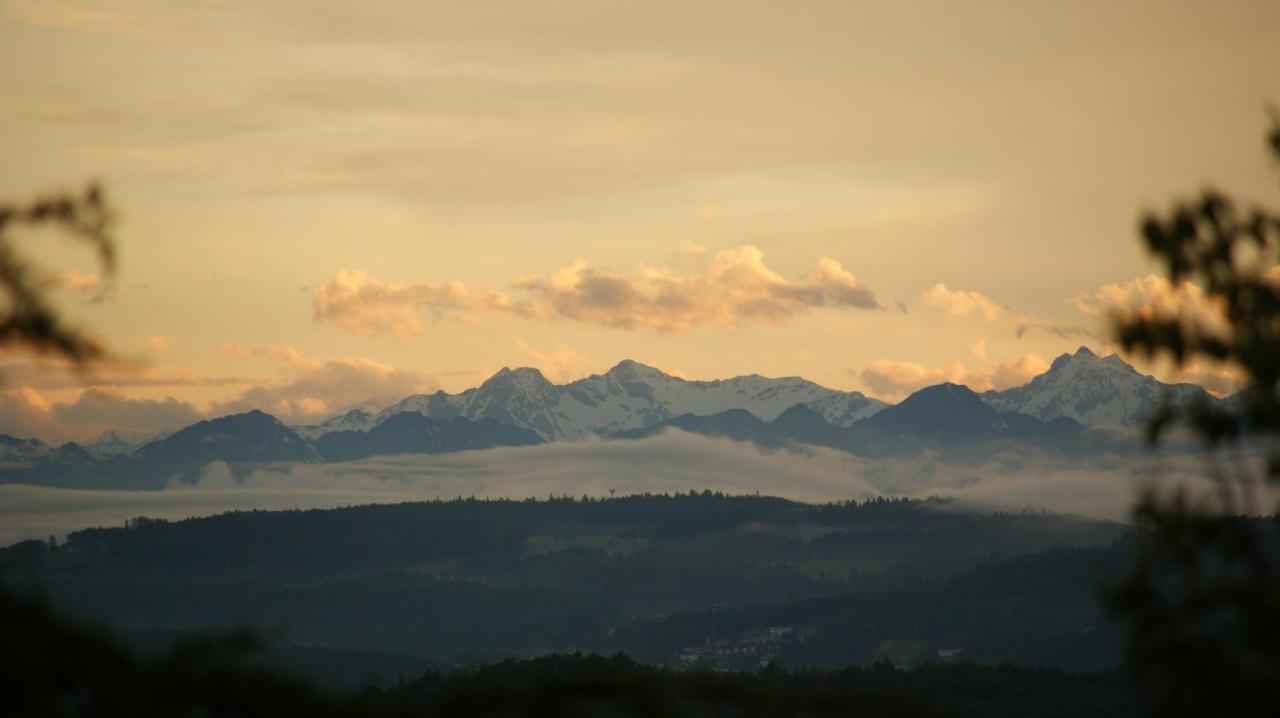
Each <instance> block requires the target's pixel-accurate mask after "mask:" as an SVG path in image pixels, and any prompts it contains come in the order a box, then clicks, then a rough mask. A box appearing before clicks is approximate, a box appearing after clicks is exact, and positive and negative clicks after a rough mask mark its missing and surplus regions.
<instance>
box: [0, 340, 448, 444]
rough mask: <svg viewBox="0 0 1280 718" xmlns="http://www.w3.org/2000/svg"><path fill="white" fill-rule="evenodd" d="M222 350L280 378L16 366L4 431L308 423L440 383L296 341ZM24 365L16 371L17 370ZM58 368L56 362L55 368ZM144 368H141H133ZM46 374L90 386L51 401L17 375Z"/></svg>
mask: <svg viewBox="0 0 1280 718" xmlns="http://www.w3.org/2000/svg"><path fill="white" fill-rule="evenodd" d="M218 355H219V356H221V357H222V358H224V359H228V360H244V359H267V360H271V361H274V362H276V363H277V365H278V367H277V370H276V372H275V374H274V376H268V377H252V378H249V377H242V378H233V379H227V378H220V377H211V378H209V377H200V376H198V375H191V376H183V377H147V376H134V375H131V374H119V375H110V376H105V377H98V378H97V379H92V380H91V381H90V380H85V381H81V382H79V383H77V380H76V378H75V377H74V376H70V375H69V378H63V377H62V376H61V375H62V374H63V373H64V372H60V371H59V372H54V373H52V374H51V372H50V371H49V369H50V367H49V366H41V365H38V364H34V363H24V364H10V365H6V366H5V367H4V368H3V370H4V372H5V374H4V377H5V379H6V381H9V382H10V383H11V384H13V385H14V386H15V387H16V388H14V389H10V390H8V391H4V392H0V433H7V434H12V435H15V436H22V437H35V438H39V439H42V440H44V441H46V442H51V443H61V442H63V441H67V440H76V441H81V440H84V439H88V438H91V437H93V436H96V435H97V434H100V433H102V432H103V431H106V430H108V429H120V430H128V431H141V432H155V431H161V430H168V429H175V428H179V427H181V426H185V425H187V424H190V423H192V422H195V421H198V420H200V419H203V418H206V417H208V416H221V415H224V414H232V413H239V412H245V411H249V410H251V409H261V410H262V411H266V412H268V413H270V414H272V415H273V416H275V417H277V418H278V419H280V420H281V421H284V422H286V423H294V424H305V423H312V422H316V421H321V420H323V419H326V418H328V417H330V416H332V415H333V414H335V413H338V412H340V411H345V410H347V409H349V408H352V407H355V406H383V405H385V404H389V403H391V402H394V401H398V400H400V399H403V398H404V397H405V396H408V395H409V394H415V393H419V392H423V391H434V390H436V389H437V388H439V387H438V385H437V384H436V382H435V381H434V380H432V379H431V378H430V377H428V376H426V375H425V374H422V373H421V372H417V371H412V370H407V369H399V368H396V367H393V366H391V365H388V364H384V363H382V362H379V361H375V360H373V359H368V358H364V357H338V358H328V359H317V358H313V357H308V356H306V355H304V354H302V353H301V352H300V351H298V350H297V349H296V348H294V347H292V346H289V345H279V346H274V347H261V348H252V347H247V346H243V345H237V344H224V345H223V346H222V347H220V348H219V350H218ZM11 368H17V369H18V370H19V371H18V372H17V373H16V374H10V373H9V372H10V369H11ZM54 368H56V366H55V367H54ZM134 371H138V369H136V368H135V369H134ZM42 377H47V380H48V387H49V388H54V389H65V388H72V387H77V386H80V387H84V386H86V384H87V385H88V388H85V389H84V390H83V391H81V392H80V394H79V395H78V396H77V398H76V399H75V400H74V401H69V402H63V403H54V402H50V401H47V400H46V399H45V398H44V396H43V395H42V394H40V392H39V391H38V389H37V388H36V387H38V386H42V385H39V384H36V383H31V382H26V381H22V382H21V383H20V382H19V381H18V380H25V379H32V378H34V379H39V378H42ZM167 385H181V386H229V387H237V386H245V387H246V388H244V389H242V390H239V391H238V392H237V393H235V394H234V395H233V396H232V397H231V398H229V399H223V400H221V401H215V402H213V403H211V404H210V405H208V406H207V407H205V408H204V409H200V408H197V407H195V406H194V405H192V404H189V403H187V402H183V401H178V400H176V399H174V398H172V397H165V398H163V399H140V398H131V397H129V396H126V395H125V394H124V393H123V392H122V391H121V389H122V388H124V387H155V386H167Z"/></svg>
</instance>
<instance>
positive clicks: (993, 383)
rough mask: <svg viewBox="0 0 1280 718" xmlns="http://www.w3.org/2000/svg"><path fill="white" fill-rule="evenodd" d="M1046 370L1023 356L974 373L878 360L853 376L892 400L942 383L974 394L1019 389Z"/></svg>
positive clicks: (1030, 356) (961, 367) (960, 367)
mask: <svg viewBox="0 0 1280 718" xmlns="http://www.w3.org/2000/svg"><path fill="white" fill-rule="evenodd" d="M1048 368H1049V364H1048V363H1047V362H1045V360H1044V359H1043V358H1042V357H1041V356H1040V355H1039V354H1023V355H1022V356H1019V357H1015V358H1014V359H1010V360H1009V361H1007V362H1002V363H998V364H993V365H990V366H988V367H987V368H985V369H982V370H978V371H974V370H971V369H969V368H968V367H966V366H964V365H963V364H961V363H959V362H955V363H952V364H948V365H946V366H942V367H925V366H922V365H920V364H914V363H911V362H900V361H889V360H884V359H882V360H879V361H875V362H872V363H871V364H870V365H869V366H868V367H867V368H866V369H863V370H862V371H861V372H859V373H857V374H856V376H857V378H858V379H860V380H861V381H862V383H863V384H864V385H865V386H866V387H867V388H868V389H869V390H870V391H871V392H872V393H874V394H875V395H877V396H879V397H880V398H882V399H886V400H896V399H900V398H902V397H904V396H906V395H908V394H910V393H912V392H915V391H918V390H920V389H923V388H924V387H926V386H933V385H934V384H941V383H943V382H952V383H955V384H963V385H965V386H967V387H969V388H970V389H972V390H974V391H978V392H982V391H990V390H996V391H999V390H1002V389H1008V388H1010V387H1015V386H1021V385H1023V384H1025V383H1027V382H1028V381H1031V379H1033V378H1034V377H1036V376H1038V375H1040V374H1042V373H1044V372H1045V371H1046V370H1047V369H1048ZM850 373H851V374H852V373H853V372H852V371H850Z"/></svg>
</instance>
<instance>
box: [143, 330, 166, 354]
mask: <svg viewBox="0 0 1280 718" xmlns="http://www.w3.org/2000/svg"><path fill="white" fill-rule="evenodd" d="M143 344H144V345H145V346H146V347H147V349H149V350H151V351H152V352H155V353H156V354H163V353H164V352H167V351H169V348H170V347H172V346H173V340H172V339H170V338H169V337H166V336H164V335H163V334H153V335H151V336H149V337H147V338H146V339H145V340H143Z"/></svg>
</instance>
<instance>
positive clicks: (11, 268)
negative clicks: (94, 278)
mask: <svg viewBox="0 0 1280 718" xmlns="http://www.w3.org/2000/svg"><path fill="white" fill-rule="evenodd" d="M42 227H48V228H52V229H55V230H60V231H62V232H63V233H64V234H65V235H67V236H68V237H70V238H72V239H74V240H76V241H79V242H83V243H85V244H87V245H89V247H90V248H92V249H93V250H94V251H95V252H96V253H97V256H98V263H99V265H100V266H101V269H102V271H103V272H104V273H105V274H107V275H108V276H111V275H113V274H114V272H115V261H116V249H115V240H114V238H113V236H112V234H111V227H112V212H111V210H110V209H109V208H108V206H107V203H106V200H105V199H104V197H103V193H102V189H101V188H100V187H99V186H98V185H96V184H90V185H89V186H88V187H87V188H86V189H85V190H84V191H83V192H82V193H80V194H70V193H68V194H60V195H54V196H50V197H44V198H40V199H37V200H35V201H32V202H30V203H28V204H5V203H0V297H3V301H0V348H5V347H11V346H13V347H20V348H23V349H26V350H28V351H32V352H35V353H37V354H49V355H53V356H56V357H59V358H62V359H66V360H69V361H71V362H72V363H73V364H74V365H76V366H77V367H83V366H85V365H86V364H88V363H90V362H92V361H94V360H98V359H102V358H103V357H104V356H105V354H106V351H105V349H104V348H103V346H102V344H101V343H100V342H99V341H98V340H96V339H94V338H93V337H92V336H90V335H88V334H85V333H84V332H82V331H81V330H79V329H77V328H75V327H73V326H71V325H70V324H69V323H68V322H67V321H66V320H65V319H64V318H63V317H62V315H61V313H60V312H59V311H58V309H57V308H56V307H55V306H54V305H53V303H52V302H51V301H50V299H49V289H50V288H51V286H53V285H52V283H51V282H50V276H49V273H48V272H46V271H45V270H43V269H42V268H41V267H39V266H38V265H36V264H35V263H33V262H32V261H31V260H30V259H28V258H27V257H26V256H24V255H23V253H22V252H20V251H19V249H18V247H17V244H16V242H15V236H14V233H15V231H17V230H19V229H20V228H26V229H34V228H42Z"/></svg>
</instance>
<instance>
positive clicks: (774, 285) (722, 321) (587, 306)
mask: <svg viewBox="0 0 1280 718" xmlns="http://www.w3.org/2000/svg"><path fill="white" fill-rule="evenodd" d="M516 287H517V289H519V290H521V291H523V292H525V293H527V294H528V298H527V299H520V300H517V299H513V298H512V297H511V296H509V295H507V294H504V293H501V292H492V291H490V292H476V291H474V290H472V289H470V288H468V287H467V286H466V285H464V284H462V283H460V282H450V283H445V284H435V283H423V284H394V283H387V282H382V281H379V280H377V279H374V278H373V277H370V276H369V275H368V274H366V273H364V272H349V271H342V272H339V273H338V274H337V276H335V277H334V279H332V280H330V281H329V282H328V283H326V284H325V285H324V286H322V287H320V289H318V290H317V291H316V293H315V297H314V301H313V304H312V316H313V317H314V318H315V319H316V320H318V321H331V322H333V323H334V324H336V325H338V326H339V327H341V328H343V329H346V330H347V331H350V332H353V333H355V334H363V335H375V334H380V333H382V332H390V333H393V334H397V335H400V336H404V337H409V336H415V335H417V334H420V333H421V332H422V323H421V317H422V314H423V313H424V312H426V313H428V314H432V315H434V316H436V317H446V316H469V315H475V314H479V313H498V314H505V315H509V316H517V317H521V318H527V319H528V318H539V319H540V318H546V317H557V318H560V319H566V320H570V321H577V322H583V323H587V324H596V325H600V326H605V327H610V328H613V329H622V330H635V329H651V330H654V331H657V332H662V333H678V332H688V331H692V330H694V329H697V328H700V327H703V326H713V327H717V328H720V329H738V328H741V327H744V326H748V325H752V324H766V325H767V324H780V323H783V322H786V321H788V320H791V319H794V318H796V317H799V316H801V315H803V314H805V313H807V312H809V311H810V310H813V309H818V308H823V307H828V308H834V309H882V307H881V305H880V303H879V302H878V301H877V300H876V298H875V295H874V293H872V291H871V290H870V289H867V288H866V287H864V286H862V285H861V284H859V283H858V280H857V278H856V277H854V275H853V274H851V273H850V272H849V271H848V270H846V269H845V268H844V267H843V266H842V265H841V264H840V263H839V262H837V261H836V260H834V259H830V258H822V259H820V260H819V261H818V263H817V264H816V265H815V266H814V268H813V270H811V271H810V272H809V273H808V275H806V276H805V277H804V278H803V279H802V280H799V281H792V280H788V279H785V278H784V277H782V276H780V275H778V274H777V273H775V272H774V271H773V270H771V269H769V267H768V266H766V265H765V263H764V253H763V252H761V251H760V249H759V248H757V247H754V246H751V245H741V246H738V247H735V248H733V249H729V250H725V251H723V252H720V253H718V254H716V255H715V257H713V258H712V259H711V260H710V261H709V262H707V263H706V264H705V266H703V267H700V268H699V269H698V270H697V271H696V272H694V273H686V274H680V273H677V272H674V271H672V270H670V269H663V268H656V267H647V266H646V267H641V268H640V269H639V270H637V271H635V272H633V273H631V274H620V273H617V272H612V271H609V270H604V269H597V268H594V267H591V266H589V265H588V264H587V263H586V262H585V261H583V260H575V261H573V262H569V263H568V264H565V265H564V266H562V267H560V269H558V270H556V271H555V272H553V273H552V274H551V275H550V276H549V277H547V278H546V279H538V278H523V279H521V280H519V281H518V282H517V284H516Z"/></svg>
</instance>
